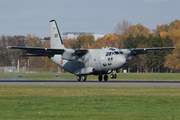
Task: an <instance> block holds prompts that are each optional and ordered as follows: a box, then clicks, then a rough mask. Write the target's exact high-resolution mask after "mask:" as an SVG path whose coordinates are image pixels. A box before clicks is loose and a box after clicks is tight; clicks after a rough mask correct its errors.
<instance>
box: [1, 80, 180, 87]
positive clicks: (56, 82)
mask: <svg viewBox="0 0 180 120" xmlns="http://www.w3.org/2000/svg"><path fill="white" fill-rule="evenodd" d="M0 85H72V86H152V87H180V81H107V82H104V81H102V82H99V81H86V82H83V81H80V82H79V81H69V80H49V81H45V80H0Z"/></svg>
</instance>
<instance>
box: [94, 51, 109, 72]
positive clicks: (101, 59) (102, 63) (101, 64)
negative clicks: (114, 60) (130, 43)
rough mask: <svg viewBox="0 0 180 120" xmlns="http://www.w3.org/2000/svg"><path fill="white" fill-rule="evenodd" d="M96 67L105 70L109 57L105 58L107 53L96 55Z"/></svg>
mask: <svg viewBox="0 0 180 120" xmlns="http://www.w3.org/2000/svg"><path fill="white" fill-rule="evenodd" d="M96 65H97V67H98V69H100V70H103V69H105V68H106V66H107V57H106V56H105V53H98V54H97V55H96Z"/></svg>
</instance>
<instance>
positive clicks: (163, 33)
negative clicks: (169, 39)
mask: <svg viewBox="0 0 180 120" xmlns="http://www.w3.org/2000/svg"><path fill="white" fill-rule="evenodd" d="M167 35H168V32H164V31H163V32H161V33H160V36H161V37H162V38H165V37H166V36H167Z"/></svg>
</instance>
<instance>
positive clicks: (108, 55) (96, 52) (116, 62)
mask: <svg viewBox="0 0 180 120" xmlns="http://www.w3.org/2000/svg"><path fill="white" fill-rule="evenodd" d="M51 60H52V61H53V62H55V63H56V64H57V65H59V66H61V67H62V68H63V69H65V70H66V71H68V72H70V73H73V74H75V75H89V74H94V75H96V74H97V75H99V74H106V73H108V72H111V71H112V70H113V69H119V68H121V67H122V66H123V65H124V64H125V63H126V57H125V56H124V54H123V51H122V50H120V49H117V48H104V49H89V50H88V52H87V53H86V54H85V55H84V56H82V57H81V58H79V59H78V60H73V61H69V60H63V59H62V56H61V55H55V56H54V57H51Z"/></svg>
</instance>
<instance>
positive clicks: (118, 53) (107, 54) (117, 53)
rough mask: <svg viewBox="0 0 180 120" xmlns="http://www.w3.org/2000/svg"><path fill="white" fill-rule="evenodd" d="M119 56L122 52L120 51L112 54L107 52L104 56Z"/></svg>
mask: <svg viewBox="0 0 180 120" xmlns="http://www.w3.org/2000/svg"><path fill="white" fill-rule="evenodd" d="M120 54H122V55H123V52H122V51H114V52H107V53H106V56H112V55H120Z"/></svg>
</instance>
